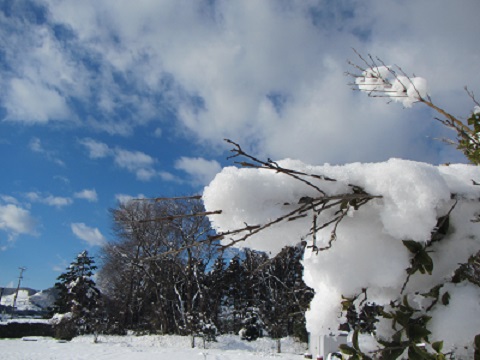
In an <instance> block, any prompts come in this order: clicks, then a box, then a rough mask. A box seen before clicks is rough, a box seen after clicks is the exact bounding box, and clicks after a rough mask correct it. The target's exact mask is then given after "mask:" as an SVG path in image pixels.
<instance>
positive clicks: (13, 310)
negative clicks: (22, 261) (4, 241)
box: [12, 266, 27, 318]
mask: <svg viewBox="0 0 480 360" xmlns="http://www.w3.org/2000/svg"><path fill="white" fill-rule="evenodd" d="M19 269H20V275H19V276H18V285H17V290H15V296H14V297H13V305H12V318H13V313H14V312H15V306H16V305H17V297H18V291H19V290H20V283H21V282H22V279H23V272H24V271H25V270H27V268H26V267H24V266H22V267H19Z"/></svg>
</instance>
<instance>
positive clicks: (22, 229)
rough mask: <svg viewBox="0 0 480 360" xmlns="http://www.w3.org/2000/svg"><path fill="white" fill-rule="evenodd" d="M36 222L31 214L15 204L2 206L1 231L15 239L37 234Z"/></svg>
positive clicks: (0, 214) (0, 211) (0, 216)
mask: <svg viewBox="0 0 480 360" xmlns="http://www.w3.org/2000/svg"><path fill="white" fill-rule="evenodd" d="M35 226H36V221H35V219H34V218H33V217H32V216H31V214H30V212H29V211H28V210H26V209H24V208H22V207H20V206H18V205H15V204H6V205H0V230H3V231H5V232H7V233H8V234H9V238H11V239H13V238H14V237H15V236H16V235H19V234H35Z"/></svg>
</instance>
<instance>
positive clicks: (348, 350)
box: [338, 344, 357, 355]
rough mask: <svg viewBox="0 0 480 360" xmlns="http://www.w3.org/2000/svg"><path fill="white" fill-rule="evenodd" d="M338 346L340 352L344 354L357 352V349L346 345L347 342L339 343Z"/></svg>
mask: <svg viewBox="0 0 480 360" xmlns="http://www.w3.org/2000/svg"><path fill="white" fill-rule="evenodd" d="M338 348H339V349H340V351H341V352H342V354H345V355H355V354H356V353H357V351H356V350H355V349H354V348H352V347H350V346H348V345H347V344H340V346H339V347H338Z"/></svg>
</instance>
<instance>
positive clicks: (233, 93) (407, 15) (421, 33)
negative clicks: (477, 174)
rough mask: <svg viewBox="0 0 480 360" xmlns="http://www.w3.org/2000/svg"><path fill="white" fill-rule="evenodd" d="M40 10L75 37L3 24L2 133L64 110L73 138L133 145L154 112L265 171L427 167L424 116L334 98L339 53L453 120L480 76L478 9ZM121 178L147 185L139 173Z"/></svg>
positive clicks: (346, 93) (107, 6)
mask: <svg viewBox="0 0 480 360" xmlns="http://www.w3.org/2000/svg"><path fill="white" fill-rule="evenodd" d="M45 3H46V4H48V6H49V16H51V19H49V20H50V21H51V23H55V24H57V25H65V27H66V28H68V29H69V31H71V32H72V33H73V36H72V37H71V39H69V41H68V42H64V41H58V40H57V39H56V38H55V36H54V35H53V31H51V29H49V28H48V25H47V24H40V25H38V24H37V25H31V24H30V25H28V24H24V23H21V22H20V21H19V20H17V22H16V23H15V22H14V21H15V20H11V19H3V20H5V21H8V25H10V26H12V27H13V28H14V29H15V30H16V31H15V32H14V35H12V36H8V35H9V34H2V35H3V37H4V38H5V39H7V38H8V39H9V40H11V41H9V42H8V43H5V46H4V47H5V48H6V50H5V53H6V54H7V55H6V61H7V62H9V65H10V66H11V67H12V68H14V69H15V71H14V73H15V76H13V75H12V74H10V73H9V74H5V75H6V76H4V77H3V79H4V80H0V86H2V87H3V89H2V95H0V96H2V103H3V105H4V107H5V109H6V110H7V118H8V117H9V118H10V119H19V118H24V119H27V118H31V119H34V120H31V121H35V122H44V123H47V122H49V121H50V120H51V119H54V118H61V117H63V116H65V114H67V113H68V112H70V113H71V112H72V109H70V108H69V107H68V105H66V104H68V103H69V102H68V101H67V99H70V98H74V99H76V100H77V101H79V102H81V103H82V104H87V105H88V106H86V107H85V109H87V110H86V111H87V112H88V114H87V115H86V116H85V117H83V116H82V119H83V118H85V119H86V120H84V124H85V126H89V127H93V128H94V129H98V130H102V131H106V132H108V133H110V134H123V135H125V134H131V133H132V131H133V129H134V128H135V127H136V126H142V125H144V124H146V123H147V122H150V121H154V120H157V119H158V118H159V112H161V111H162V110H164V111H166V112H171V113H175V114H177V115H178V118H176V119H172V117H165V119H162V120H161V121H164V123H162V124H161V126H162V128H164V129H165V126H166V125H167V122H169V121H172V122H175V125H176V126H177V127H178V128H179V129H181V130H183V131H184V132H186V133H187V134H188V135H190V136H191V137H192V138H194V139H195V140H197V141H198V142H199V143H201V144H203V145H205V146H206V147H208V148H209V149H212V148H213V149H218V148H221V146H222V139H223V138H225V137H227V138H232V139H233V140H235V141H237V142H239V143H241V144H242V145H244V147H245V148H246V149H253V150H255V151H256V152H258V153H264V154H266V155H268V156H270V157H272V158H279V157H285V156H291V157H297V158H300V159H303V160H305V161H309V162H312V161H314V162H324V161H330V162H345V161H356V160H359V161H373V160H379V159H385V158H388V157H391V156H396V157H408V158H416V159H420V160H427V161H430V160H432V161H435V156H436V154H433V153H432V152H431V150H429V149H427V147H428V141H429V140H425V139H426V136H425V135H426V134H429V135H432V136H435V134H432V131H438V130H432V128H431V126H430V125H423V124H425V123H428V121H430V117H431V116H430V114H428V113H426V112H422V111H417V110H416V109H415V108H414V109H413V110H410V111H408V112H406V111H402V110H401V109H400V108H399V106H389V107H387V106H386V105H385V104H384V102H383V101H382V100H379V99H377V100H376V101H375V100H369V99H366V97H365V96H362V95H361V94H357V93H353V92H351V91H350V90H349V88H348V86H346V83H347V82H348V81H349V80H348V79H347V78H345V77H344V76H343V72H344V71H345V70H348V65H346V64H345V60H346V59H348V58H355V55H353V53H352V51H351V48H352V47H354V48H356V49H358V50H359V51H361V52H362V53H373V54H374V55H378V56H380V57H381V58H382V59H384V60H385V61H386V62H388V63H398V64H399V65H402V67H403V68H404V69H405V70H406V71H407V72H409V73H410V72H415V73H416V74H417V75H418V76H422V77H425V78H426V79H427V80H428V81H429V84H430V86H431V89H432V95H433V97H434V99H436V100H438V101H439V102H442V103H444V104H445V106H446V107H447V108H449V109H450V110H451V112H454V113H459V114H460V115H462V114H464V113H465V109H466V108H468V106H467V105H468V104H469V99H468V97H467V96H465V94H463V93H462V91H461V89H462V88H463V86H464V85H469V86H470V87H471V88H472V90H474V91H475V92H476V93H479V92H480V91H478V84H476V83H473V84H472V77H471V74H477V73H479V72H480V62H479V61H478V59H479V58H480V50H479V49H478V47H475V46H472V45H471V44H475V43H476V42H477V33H476V32H475V31H472V30H471V27H470V26H471V24H474V23H475V21H476V18H475V16H476V14H478V11H479V10H480V5H479V3H478V0H465V1H463V2H462V6H461V7H459V6H458V5H457V4H456V3H454V2H451V1H448V0H439V1H438V2H436V6H434V7H433V6H432V5H431V4H430V3H428V2H422V3H419V2H417V1H414V0H406V1H403V2H402V3H401V4H399V3H398V2H397V1H395V0H385V1H382V2H341V1H339V2H322V1H317V2H313V1H296V2H288V4H287V3H285V2H281V1H280V2H279V1H261V2H249V1H215V2H207V1H205V2H197V3H196V4H194V5H191V4H188V5H186V4H187V2H185V1H181V0H165V1H162V2H155V1H144V2H141V3H139V4H134V5H133V4H130V3H129V2H126V1H125V2H122V3H121V4H122V5H121V6H119V5H118V3H117V2H113V1H104V2H92V1H82V2H79V1H77V2H59V1H56V0H45ZM452 14H454V16H453V15H452ZM27 25H28V26H27ZM5 28H7V27H5ZM24 28H25V29H24ZM24 39H26V40H24ZM459 39H460V40H461V41H459ZM61 40H62V39H61ZM78 54H81V56H80V57H81V58H83V59H85V60H79V57H77V55H78ZM92 64H93V65H94V66H91V65H92ZM89 65H90V67H89ZM2 75H3V74H2ZM119 79H120V80H119ZM459 90H460V91H459ZM160 98H161V100H159V99H160ZM87 99H88V100H87ZM87 102H88V103H87ZM90 109H91V110H90ZM125 109H128V111H125ZM165 109H166V110H165ZM21 112H23V115H22V114H20V113H21ZM74 117H75V116H74ZM160 117H161V116H160ZM425 117H427V118H428V119H424V118H425ZM167 118H168V119H167ZM415 120H417V121H415ZM24 121H26V120H24ZM77 121H79V120H78V119H77ZM420 123H421V125H419V124H420ZM413 124H414V125H413ZM430 124H431V123H430ZM353 149H355V150H353ZM111 150H112V149H109V148H108V147H107V148H106V149H105V148H104V149H103V150H98V149H97V150H95V151H94V150H92V152H91V156H92V157H95V156H96V157H105V156H108V155H107V153H108V152H109V151H111ZM94 154H96V155H94ZM129 171H132V172H134V173H135V174H136V175H137V177H138V178H139V179H144V180H146V179H149V178H151V177H152V176H153V172H152V170H151V167H144V168H141V169H133V170H132V169H131V167H130V170H129Z"/></svg>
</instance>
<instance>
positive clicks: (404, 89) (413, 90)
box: [355, 66, 428, 107]
mask: <svg viewBox="0 0 480 360" xmlns="http://www.w3.org/2000/svg"><path fill="white" fill-rule="evenodd" d="M355 84H356V85H358V89H359V90H360V91H365V92H368V93H370V94H372V95H373V96H386V97H391V98H392V100H394V101H397V102H401V103H403V105H404V106H405V107H411V106H412V104H413V103H414V102H416V101H418V100H419V99H421V98H426V97H427V94H428V85H427V80H426V79H424V78H422V77H407V76H404V75H398V74H396V73H395V72H394V70H393V68H392V66H378V67H373V68H368V69H366V70H365V71H363V72H362V76H359V77H357V78H356V79H355Z"/></svg>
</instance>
